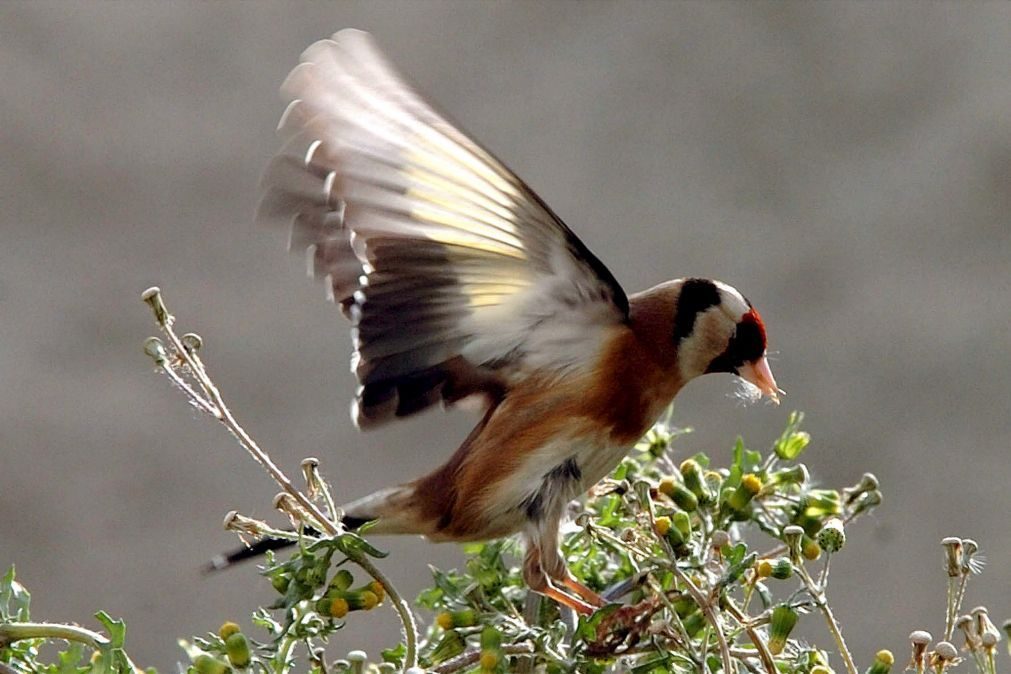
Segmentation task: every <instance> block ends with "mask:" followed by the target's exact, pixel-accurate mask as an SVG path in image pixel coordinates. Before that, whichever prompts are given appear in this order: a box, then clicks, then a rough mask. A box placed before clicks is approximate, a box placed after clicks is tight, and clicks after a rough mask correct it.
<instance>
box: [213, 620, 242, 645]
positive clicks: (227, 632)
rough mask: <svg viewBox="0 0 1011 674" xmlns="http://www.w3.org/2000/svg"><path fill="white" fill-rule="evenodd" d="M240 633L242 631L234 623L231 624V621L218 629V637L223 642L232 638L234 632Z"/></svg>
mask: <svg viewBox="0 0 1011 674" xmlns="http://www.w3.org/2000/svg"><path fill="white" fill-rule="evenodd" d="M241 631H242V629H241V628H240V627H239V626H238V625H236V624H235V623H233V622H231V621H228V622H226V623H224V624H223V625H221V627H220V628H218V636H219V637H221V638H222V639H223V640H224V639H227V638H228V637H230V636H232V635H233V634H235V633H236V632H241Z"/></svg>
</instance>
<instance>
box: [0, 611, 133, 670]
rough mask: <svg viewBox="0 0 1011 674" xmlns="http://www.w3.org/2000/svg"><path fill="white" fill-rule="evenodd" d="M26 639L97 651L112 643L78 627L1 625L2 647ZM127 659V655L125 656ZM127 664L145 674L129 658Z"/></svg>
mask: <svg viewBox="0 0 1011 674" xmlns="http://www.w3.org/2000/svg"><path fill="white" fill-rule="evenodd" d="M24 639H62V640H64V641H75V642H77V643H80V644H84V645H85V646H88V647H89V648H92V649H94V650H96V651H99V650H102V649H104V648H107V647H108V646H109V644H110V641H109V639H108V638H106V637H105V636H103V635H101V634H99V633H98V632H92V631H91V630H89V629H85V628H84V627H78V626H77V625H63V624H59V623H31V622H22V623H6V624H3V625H0V647H3V646H6V645H7V644H11V643H14V642H15V641H22V640H24ZM123 655H124V657H126V654H125V653H124V654H123ZM126 661H127V663H128V664H129V665H130V668H131V669H132V670H133V671H134V672H135V674H143V671H144V670H142V669H141V668H140V667H138V666H137V665H135V664H134V663H133V661H132V660H130V658H129V657H126Z"/></svg>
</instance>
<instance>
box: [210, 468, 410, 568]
mask: <svg viewBox="0 0 1011 674" xmlns="http://www.w3.org/2000/svg"><path fill="white" fill-rule="evenodd" d="M413 496H414V487H413V486H412V485H401V486H399V487H389V488H387V489H380V490H379V491H377V492H374V493H372V494H369V495H368V496H365V497H363V498H360V499H358V500H357V501H352V502H351V503H348V504H347V505H345V506H344V507H342V508H341V510H342V511H343V512H344V516H343V517H342V518H341V524H343V525H344V528H345V529H348V530H349V531H355V530H357V529H358V528H359V527H361V526H362V525H363V524H365V523H367V522H375V524H374V525H373V526H371V527H370V528H369V533H370V534H422V533H425V531H424V530H422V529H421V528H420V527H419V522H418V519H417V518H416V517H414V512H413V511H414V509H413V508H412V507H411V502H412V500H413ZM307 531H308V533H311V534H318V533H319V532H317V531H315V530H312V529H309V530H307ZM294 544H295V541H291V540H287V539H283V538H264V539H262V540H259V541H256V542H255V543H253V544H251V545H247V546H244V547H241V548H236V549H234V550H231V551H229V552H226V553H222V554H220V555H215V556H214V557H213V558H212V559H211V560H210V561H209V562H207V564H205V565H204V572H205V573H212V572H214V571H221V570H223V569H227V568H229V567H231V566H234V565H235V564H238V563H239V562H244V561H246V560H247V559H256V558H258V557H262V556H263V555H264V554H266V553H267V551H269V550H283V549H284V548H287V547H290V546H292V545H294Z"/></svg>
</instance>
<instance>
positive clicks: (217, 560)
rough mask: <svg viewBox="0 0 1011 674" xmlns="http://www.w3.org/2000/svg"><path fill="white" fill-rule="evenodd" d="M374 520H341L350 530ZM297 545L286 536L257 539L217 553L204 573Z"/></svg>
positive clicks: (351, 518) (311, 533) (308, 530)
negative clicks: (250, 543) (248, 543)
mask: <svg viewBox="0 0 1011 674" xmlns="http://www.w3.org/2000/svg"><path fill="white" fill-rule="evenodd" d="M371 521H372V520H369V519H365V518H362V517H351V516H350V515H345V516H344V518H343V519H342V520H341V524H343V525H344V527H345V528H346V529H348V530H350V531H354V530H356V529H358V528H359V527H360V526H362V525H363V524H365V523H366V522H371ZM306 533H308V534H310V535H318V534H319V532H318V531H316V530H314V529H306ZM293 545H295V541H289V540H287V539H284V538H264V539H262V540H259V541H256V542H255V543H253V544H252V545H246V546H243V547H241V548H235V549H234V550H231V551H229V552H225V553H222V554H220V555H215V556H214V557H213V558H212V559H211V561H209V562H207V563H206V564H205V565H204V566H203V572H204V573H214V572H215V571H222V570H224V569H227V568H229V567H232V566H235V565H236V564H238V563H240V562H244V561H246V560H249V559H257V558H259V557H262V556H263V555H265V554H266V553H267V551H269V550H283V549H284V548H288V547H291V546H293Z"/></svg>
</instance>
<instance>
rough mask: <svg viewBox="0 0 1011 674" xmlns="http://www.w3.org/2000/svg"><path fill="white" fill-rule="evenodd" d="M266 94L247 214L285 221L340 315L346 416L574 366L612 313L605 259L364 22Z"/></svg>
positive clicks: (621, 306)
mask: <svg viewBox="0 0 1011 674" xmlns="http://www.w3.org/2000/svg"><path fill="white" fill-rule="evenodd" d="M282 93H283V94H284V96H285V97H287V98H289V99H290V100H291V103H290V105H289V106H288V109H287V110H286V111H285V113H284V116H283V117H282V119H281V123H280V127H279V128H280V133H281V135H282V136H283V138H284V139H285V144H284V147H283V149H282V151H281V152H280V154H279V155H278V156H277V157H275V159H274V160H273V162H272V163H271V165H270V167H269V169H268V171H267V175H266V177H265V183H264V186H265V187H264V189H265V193H264V196H263V201H262V202H261V205H260V212H259V217H260V218H263V219H267V220H272V221H278V220H280V221H283V222H285V223H290V224H291V242H290V245H291V247H292V248H294V249H298V250H307V251H308V255H309V263H310V270H311V272H312V274H313V275H314V276H316V277H322V278H326V279H327V282H328V285H329V287H330V289H331V290H332V292H333V298H334V300H336V301H337V302H339V303H340V304H341V306H342V307H343V309H344V311H345V313H346V314H347V315H348V316H349V318H350V319H351V321H352V323H353V328H352V335H353V338H354V345H355V354H354V356H353V357H352V369H353V371H354V373H355V374H356V375H357V377H358V380H359V381H360V383H361V388H360V389H359V392H358V398H357V405H356V412H355V413H354V414H355V417H356V419H355V421H356V423H358V424H359V426H361V427H366V426H370V425H374V424H376V423H379V422H383V421H386V420H388V419H390V418H393V417H395V416H406V415H408V414H412V413H414V412H416V411H419V410H422V409H424V408H426V407H428V406H430V405H432V404H434V403H436V402H439V401H446V402H453V401H456V400H458V399H460V398H463V397H466V396H469V395H471V394H474V393H485V394H487V395H488V396H489V397H491V398H492V399H495V398H496V397H497V396H499V395H501V394H502V393H503V392H504V391H506V390H507V389H508V387H509V385H510V383H511V382H513V381H515V380H516V378H517V377H522V376H525V375H526V374H529V373H530V372H533V371H538V370H540V371H545V370H546V371H565V370H567V369H570V368H575V367H579V366H580V365H581V364H584V363H587V362H589V360H590V359H591V358H593V356H594V355H595V354H596V353H597V351H598V350H599V347H600V344H601V341H602V340H603V339H604V333H605V331H606V328H607V326H610V325H614V324H616V323H620V322H622V321H624V320H625V319H626V318H627V315H628V299H627V298H626V296H625V293H624V291H623V290H622V289H621V286H619V285H618V282H617V281H616V280H615V279H614V277H613V276H612V275H611V273H610V272H609V271H608V270H607V268H606V267H604V265H603V264H601V262H600V261H599V260H597V258H596V257H594V255H593V254H592V253H591V252H590V251H589V250H588V249H587V248H586V246H585V245H583V243H582V242H581V241H580V240H579V239H577V238H576V236H575V235H574V234H573V233H572V232H571V231H570V230H569V229H568V227H566V226H565V225H564V224H563V223H562V222H561V220H559V219H558V218H557V217H556V216H555V215H554V214H553V213H552V212H551V211H550V210H549V209H548V208H547V206H546V205H545V204H544V203H543V202H542V201H541V200H540V199H539V198H538V197H537V195H535V194H534V193H533V192H532V191H531V190H530V189H529V188H528V187H527V186H526V185H525V184H523V182H522V181H521V180H520V179H519V178H517V177H516V176H515V175H513V173H512V172H511V171H509V169H507V168H506V167H505V166H504V165H503V164H502V163H501V162H499V161H498V160H497V159H495V157H493V156H492V155H491V154H490V153H489V152H487V151H486V150H485V149H483V148H482V147H481V146H480V145H478V144H477V143H475V142H474V141H472V140H471V139H470V138H468V137H467V136H466V135H464V134H463V133H462V132H461V131H459V130H458V129H457V128H455V127H454V126H453V125H452V124H451V123H450V122H448V121H447V120H446V119H445V118H444V117H443V116H442V115H440V114H439V113H437V112H436V111H435V110H434V109H433V108H432V107H431V106H430V105H429V104H428V103H426V102H425V101H424V100H423V99H422V98H421V97H420V96H419V95H418V94H417V93H415V92H414V90H412V89H411V88H410V87H409V86H408V85H407V84H406V83H405V82H404V80H403V79H402V78H401V77H400V75H399V74H398V73H397V72H396V71H395V70H394V68H393V67H392V65H390V64H389V63H388V62H387V60H386V59H385V58H384V57H383V55H382V54H381V53H380V52H379V50H378V48H377V47H376V46H375V44H374V43H373V41H372V38H371V36H369V35H368V34H367V33H363V32H360V31H355V30H344V31H341V32H339V33H337V34H336V35H334V36H333V38H332V39H331V40H323V41H320V42H317V43H315V44H313V45H312V46H310V47H309V48H308V49H307V50H306V51H305V52H304V53H303V54H302V62H301V63H300V64H299V65H298V66H297V67H296V68H295V69H294V70H293V71H292V72H291V74H290V75H289V76H288V79H287V80H286V81H285V83H284V85H283V86H282Z"/></svg>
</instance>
